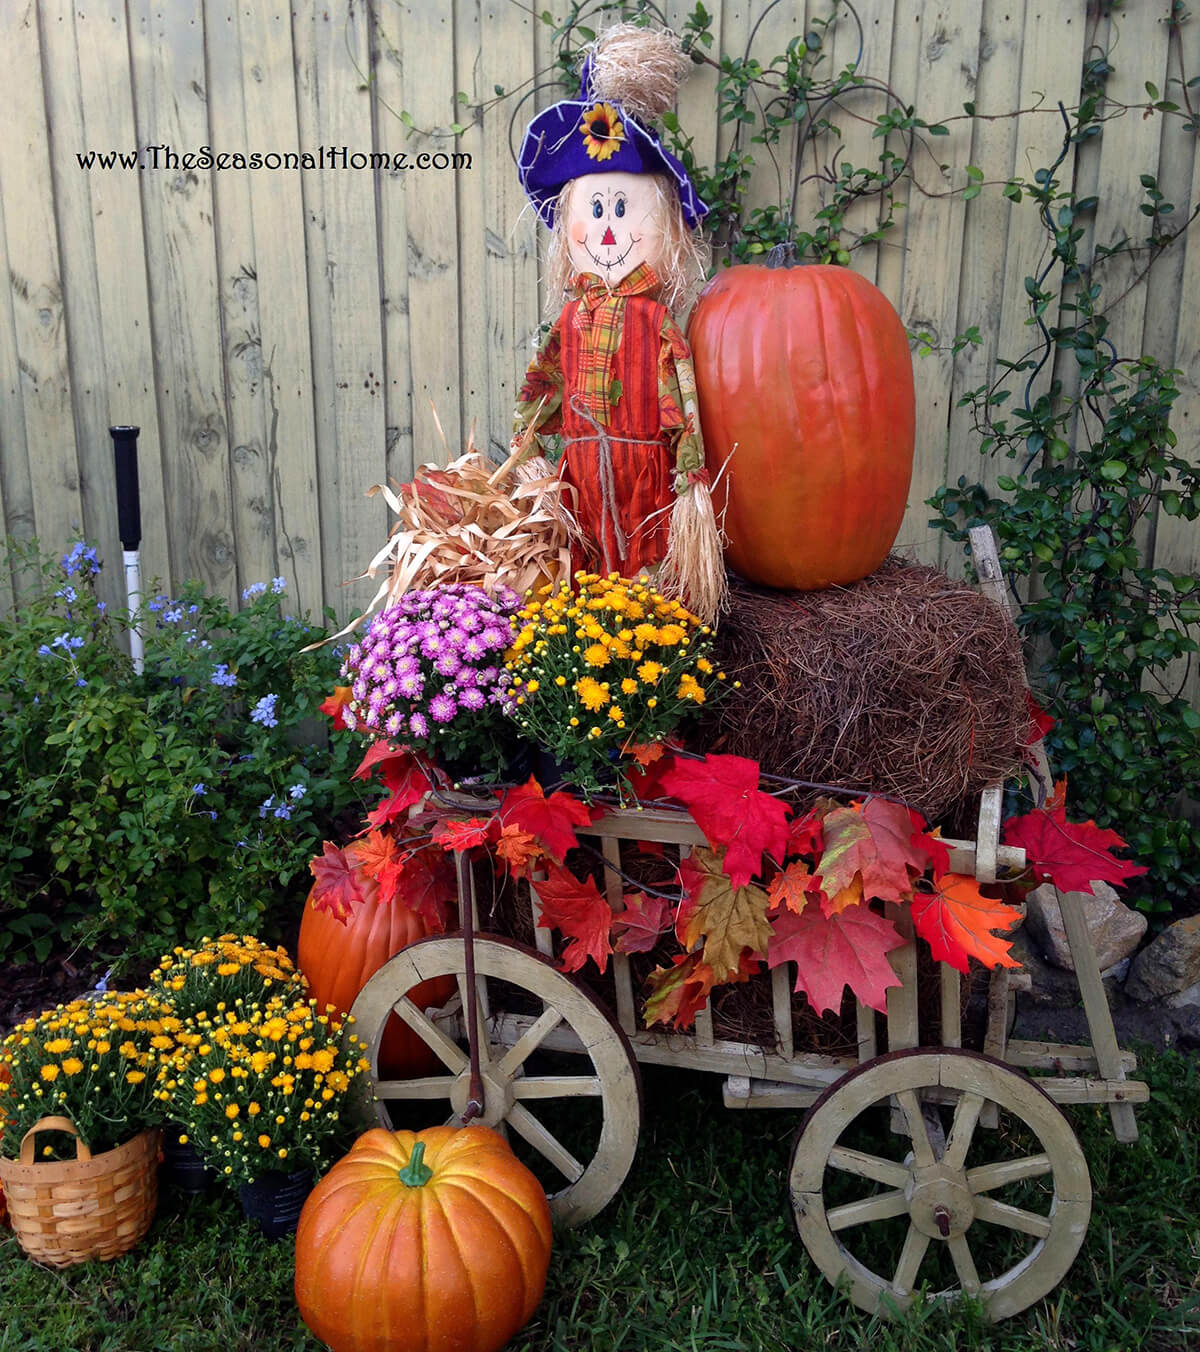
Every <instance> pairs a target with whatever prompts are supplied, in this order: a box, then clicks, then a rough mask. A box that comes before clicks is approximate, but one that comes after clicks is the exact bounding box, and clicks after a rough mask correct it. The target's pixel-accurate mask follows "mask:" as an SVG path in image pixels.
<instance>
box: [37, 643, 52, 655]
mask: <svg viewBox="0 0 1200 1352" xmlns="http://www.w3.org/2000/svg"><path fill="white" fill-rule="evenodd" d="M52 655H53V654H52V653H51V652H50V648H49V646H48V645H47V644H45V643H43V644H42V646H41V647H40V648H39V649H38V656H39V657H50V656H52Z"/></svg>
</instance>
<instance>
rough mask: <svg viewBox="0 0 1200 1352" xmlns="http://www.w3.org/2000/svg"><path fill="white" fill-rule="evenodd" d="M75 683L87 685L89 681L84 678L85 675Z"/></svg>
mask: <svg viewBox="0 0 1200 1352" xmlns="http://www.w3.org/2000/svg"><path fill="white" fill-rule="evenodd" d="M75 684H76V685H87V682H86V681H85V680H84V679H83V677H82V676H81V677H80V678H79V679H78V680H77V681H76V682H75Z"/></svg>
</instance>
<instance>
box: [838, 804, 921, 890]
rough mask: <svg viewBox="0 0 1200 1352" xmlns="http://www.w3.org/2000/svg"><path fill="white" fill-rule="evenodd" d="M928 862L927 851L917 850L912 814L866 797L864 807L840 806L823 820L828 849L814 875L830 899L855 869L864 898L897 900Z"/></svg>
mask: <svg viewBox="0 0 1200 1352" xmlns="http://www.w3.org/2000/svg"><path fill="white" fill-rule="evenodd" d="M927 863H928V853H927V852H924V853H922V852H918V851H917V850H916V849H914V848H913V824H912V818H911V817H910V816H909V809H908V808H907V807H905V806H904V805H903V804H902V803H893V802H891V801H889V800H888V799H886V798H868V799H867V801H866V802H865V803H864V804H863V806H862V807H861V809H858V808H854V807H839V808H835V809H834V810H833V811H832V812H830V813H829V815H828V816H827V817H826V818H825V849H824V850H823V852H822V854H821V858H820V861H819V862H818V864H817V866H816V873H817V874H818V876H819V877H820V879H821V886H822V888H823V889H824V890H825V892H827V893H828V894H829V895H830V896H831V897H832V896H835V895H836V894H837V893H839V892H842V891H844V890H845V889H846V888H848V887H849V886H850V885H851V884H852V882H853V881H854V875H855V874H856V873H857V874H859V875H860V876H861V878H862V888H863V895H864V897H866V898H868V899H869V898H871V897H879V898H881V899H882V900H885V901H899V900H900V898H901V897H902V896H904V895H905V894H907V893H908V892H909V891H910V890H911V887H912V876H915V875H917V874H919V873H922V872H923V871H924V869H925V866H926V864H927ZM910 869H911V870H912V875H911V876H910V873H909V870H910Z"/></svg>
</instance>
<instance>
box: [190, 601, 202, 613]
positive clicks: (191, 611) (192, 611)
mask: <svg viewBox="0 0 1200 1352" xmlns="http://www.w3.org/2000/svg"><path fill="white" fill-rule="evenodd" d="M199 609H200V607H199V606H198V605H196V603H195V602H193V603H192V604H191V605H190V606H188V614H189V615H194V614H195V613H196V612H197V611H198V610H199Z"/></svg>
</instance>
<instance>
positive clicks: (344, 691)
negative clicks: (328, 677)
mask: <svg viewBox="0 0 1200 1352" xmlns="http://www.w3.org/2000/svg"><path fill="white" fill-rule="evenodd" d="M352 693H353V692H352V691H351V688H350V687H349V686H348V685H335V686H334V687H333V694H332V695H330V696H329V697H328V698H326V699H324V700H322V701H321V703H320V705H318V708H319V709H320V710H321V712H322V713H323V714H324V715H325V716H326V718H331V719H333V730H334V732H338V731H340V730H341V729H342V728H344V727H345V726H346V717H345V709H346V705H347V704H349V703H350V696H351V694H352Z"/></svg>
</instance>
